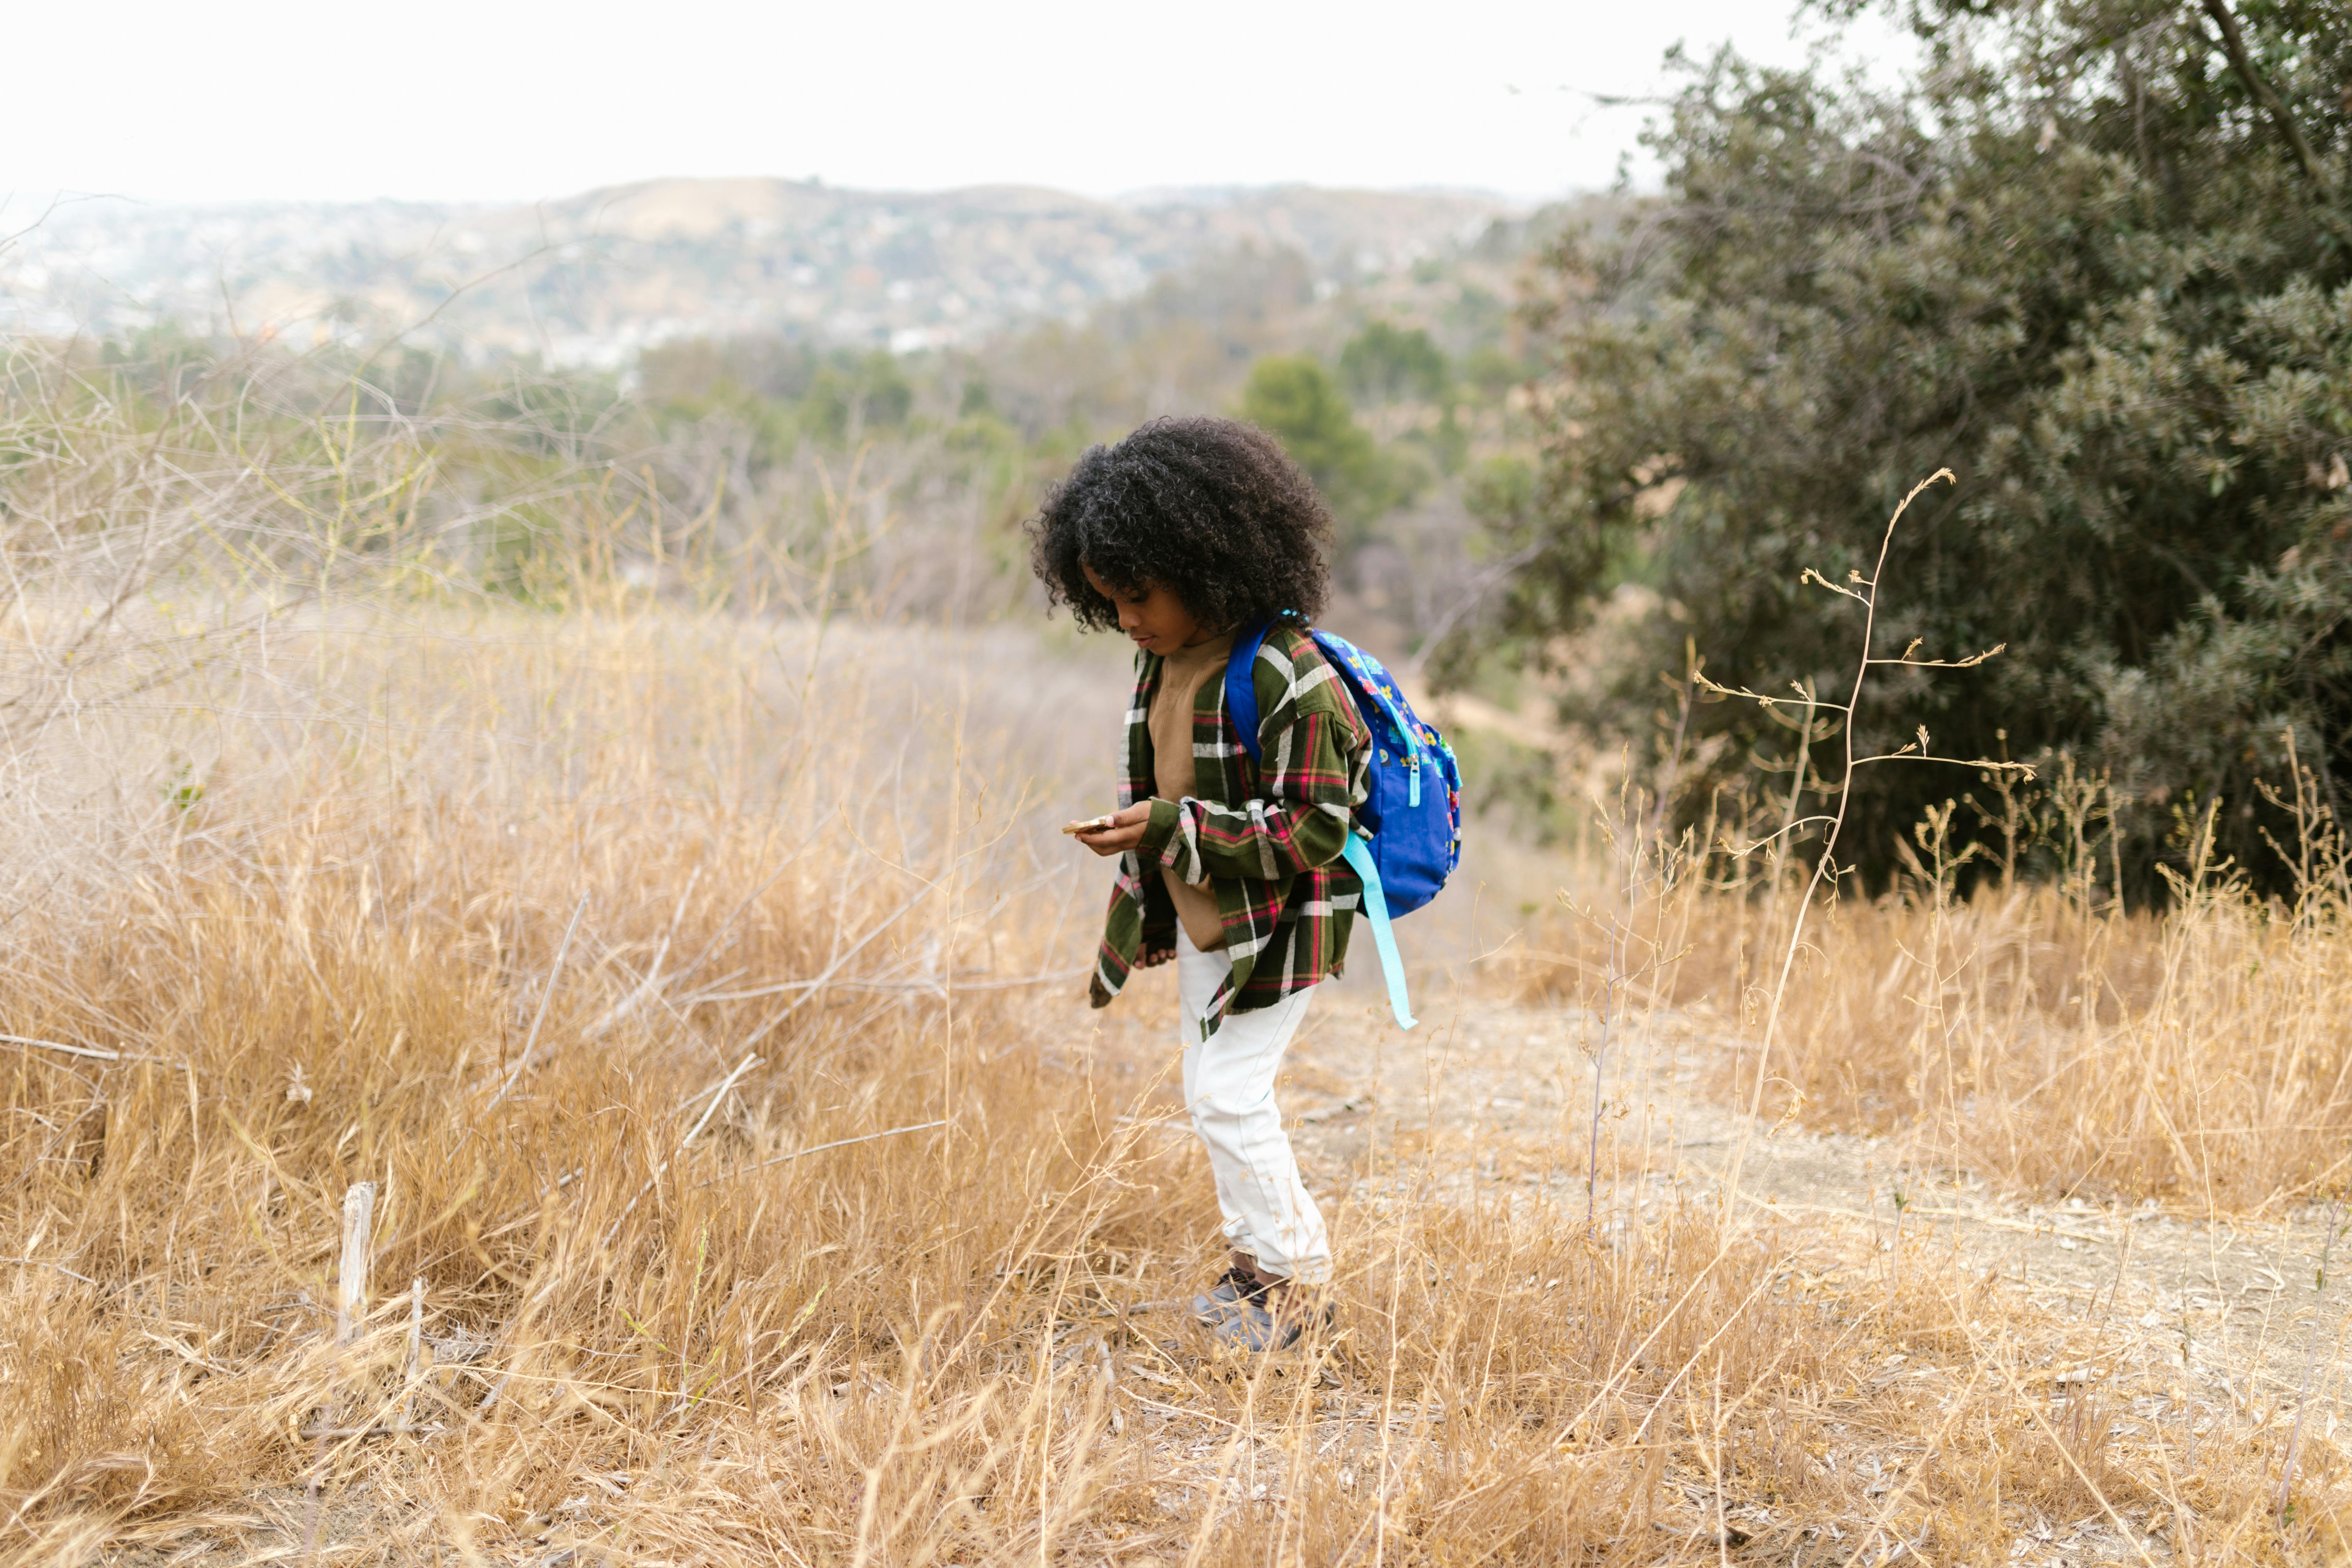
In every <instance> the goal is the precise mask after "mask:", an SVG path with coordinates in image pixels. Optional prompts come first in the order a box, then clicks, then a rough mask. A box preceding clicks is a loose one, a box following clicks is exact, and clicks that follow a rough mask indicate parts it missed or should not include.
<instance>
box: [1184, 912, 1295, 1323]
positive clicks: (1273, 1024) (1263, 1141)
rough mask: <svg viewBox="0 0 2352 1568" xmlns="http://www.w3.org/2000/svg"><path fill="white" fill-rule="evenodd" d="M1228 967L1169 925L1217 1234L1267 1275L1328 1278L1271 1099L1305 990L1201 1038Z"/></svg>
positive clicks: (1230, 1019) (1228, 1018)
mask: <svg viewBox="0 0 2352 1568" xmlns="http://www.w3.org/2000/svg"><path fill="white" fill-rule="evenodd" d="M1233 966H1234V965H1233V960H1231V959H1229V958H1227V957H1226V956H1225V955H1224V954H1223V952H1202V951H1201V950H1200V949H1199V948H1197V947H1194V946H1193V945H1192V938H1190V937H1188V936H1186V935H1185V934H1184V932H1183V929H1182V928H1181V926H1180V927H1179V928H1178V929H1177V932H1176V997H1177V1013H1178V1024H1177V1026H1178V1027H1179V1028H1180V1029H1181V1030H1182V1031H1183V1037H1184V1107H1185V1109H1186V1110H1190V1111H1191V1112H1192V1131H1195V1132H1198V1133H1199V1134H1200V1135H1201V1142H1202V1143H1204V1144H1206V1145H1207V1146H1208V1151H1209V1169H1210V1171H1211V1172H1212V1173H1214V1174H1215V1176H1216V1179H1217V1207H1218V1209H1219V1210H1220V1211H1221V1212H1223V1215H1224V1216H1225V1240H1226V1241H1227V1242H1229V1243H1230V1244H1232V1246H1233V1247H1234V1250H1235V1251H1237V1252H1245V1253H1247V1254H1249V1256H1251V1257H1252V1258H1255V1259H1257V1263H1258V1267H1259V1268H1263V1269H1264V1270H1265V1272H1266V1273H1268V1274H1279V1275H1281V1276H1283V1277H1284V1278H1285V1279H1296V1280H1297V1281H1298V1282H1299V1283H1300V1284H1302V1285H1321V1284H1326V1283H1328V1281H1329V1279H1330V1278H1331V1240H1330V1237H1328V1235H1326V1234H1325V1232H1324V1229H1323V1215H1322V1212H1321V1211H1320V1210H1318V1208H1316V1206H1315V1200H1314V1199H1313V1198H1311V1197H1309V1196H1308V1195H1307V1188H1306V1185H1305V1184H1303V1183H1301V1182H1300V1181H1299V1179H1298V1161H1297V1159H1296V1158H1295V1157H1294V1156H1293V1155H1292V1154H1291V1152H1290V1135H1289V1134H1288V1133H1287V1132H1286V1131H1283V1127H1282V1112H1281V1111H1280V1110H1276V1108H1275V1103H1274V1078H1275V1074H1276V1073H1277V1072H1279V1071H1281V1070H1282V1058H1283V1053H1284V1052H1285V1051H1286V1050H1288V1049H1289V1048H1290V1037H1292V1036H1293V1035H1296V1034H1297V1033H1298V1025H1299V1021H1300V1020H1301V1019H1303V1018H1305V1017H1306V1016H1307V997H1308V996H1309V995H1310V994H1311V993H1309V992H1305V991H1301V992H1299V993H1297V994H1296V995H1293V996H1289V997H1286V998H1285V999H1284V1000H1283V1001H1281V1002H1280V1003H1277V1004H1276V1005H1274V1006H1271V1007H1265V1008H1262V1009H1260V1010H1258V1011H1256V1012H1253V1013H1232V1012H1229V1013H1227V1014H1226V1015H1225V1020H1224V1022H1223V1023H1222V1024H1220V1025H1219V1026H1217V1032H1216V1033H1215V1034H1213V1035H1211V1036H1210V1037H1208V1038H1207V1039H1205V1040H1204V1039H1202V1037H1201V1019H1202V1016H1203V1015H1204V1014H1206V1013H1207V1012H1208V1010H1209V1002H1210V999H1211V998H1212V997H1213V996H1214V995H1215V994H1217V987H1218V986H1219V985H1222V984H1224V979H1225V976H1226V974H1227V973H1230V972H1231V971H1232V969H1233Z"/></svg>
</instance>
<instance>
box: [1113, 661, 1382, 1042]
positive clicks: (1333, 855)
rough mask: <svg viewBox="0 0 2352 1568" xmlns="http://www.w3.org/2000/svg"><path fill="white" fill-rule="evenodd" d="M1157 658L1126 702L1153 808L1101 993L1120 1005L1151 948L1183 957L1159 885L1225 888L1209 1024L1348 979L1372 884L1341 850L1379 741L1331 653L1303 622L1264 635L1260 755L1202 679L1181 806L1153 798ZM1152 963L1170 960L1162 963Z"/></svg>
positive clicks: (1122, 864)
mask: <svg viewBox="0 0 2352 1568" xmlns="http://www.w3.org/2000/svg"><path fill="white" fill-rule="evenodd" d="M1250 676H1251V679H1253V680H1254V681H1255V683H1256V686H1257V708H1258V713H1259V715H1260V717H1259V721H1258V749H1259V752H1261V754H1262V755H1263V756H1264V757H1265V763H1264V765H1263V767H1261V766H1260V764H1258V763H1254V762H1252V761H1251V760H1250V756H1249V752H1247V751H1245V750H1244V748H1243V746H1242V743H1241V735H1240V733H1239V732H1238V731H1236V730H1235V729H1234V724H1233V721H1232V720H1231V719H1229V718H1228V717H1227V716H1226V714H1225V683H1224V681H1223V679H1214V678H1213V679H1208V680H1204V681H1202V683H1201V693H1200V696H1199V697H1198V698H1196V699H1195V700H1194V701H1193V706H1192V772H1193V783H1192V787H1193V789H1194V790H1196V791H1198V792H1199V793H1198V795H1196V796H1193V797H1189V798H1187V799H1184V800H1181V801H1171V800H1158V799H1154V798H1153V796H1152V788H1153V779H1154V776H1155V774H1154V769H1153V763H1152V754H1151V728H1150V723H1149V720H1150V713H1151V697H1152V693H1153V692H1154V691H1156V690H1157V689H1159V686H1160V656H1159V655H1157V654H1151V653H1144V654H1139V655H1138V656H1137V657H1136V664H1135V697H1134V700H1132V701H1131V702H1129V704H1128V710H1127V766H1126V770H1125V773H1124V776H1123V777H1121V778H1120V780H1119V785H1118V803H1119V805H1122V806H1126V805H1133V804H1134V803H1135V802H1137V801H1139V800H1150V801H1151V821H1150V826H1148V827H1146V828H1145V830H1144V835H1143V843H1142V845H1141V847H1139V849H1136V850H1132V851H1129V853H1128V854H1125V855H1122V856H1120V857H1119V861H1118V882H1117V884H1116V885H1115V886H1114V887H1113V889H1112V890H1111V900H1110V913H1109V916H1108V919H1107V920H1106V921H1105V922H1104V928H1103V940H1102V950H1101V953H1100V956H1099V957H1098V958H1097V960H1096V963H1095V973H1094V981H1093V984H1092V985H1091V987H1090V991H1091V994H1092V995H1093V998H1094V1005H1096V1006H1097V1007H1100V1006H1104V1005H1108V1003H1109V1001H1110V999H1111V998H1112V997H1114V996H1116V995H1118V993H1119V989H1120V988H1121V987H1122V986H1124V985H1125V984H1127V977H1128V975H1129V973H1132V972H1133V970H1134V969H1135V968H1136V958H1137V954H1138V953H1139V952H1150V953H1163V952H1173V951H1174V950H1175V946H1176V907H1175V905H1174V904H1173V903H1172V902H1171V900H1169V897H1168V889H1167V886H1166V885H1165V883H1164V882H1163V881H1162V880H1161V879H1160V878H1159V877H1157V876H1154V875H1150V874H1149V873H1150V871H1151V870H1153V869H1155V868H1158V867H1161V866H1164V867H1166V868H1169V869H1170V870H1171V871H1173V872H1174V873H1175V874H1176V876H1177V878H1178V879H1180V880H1182V881H1184V882H1188V883H1199V882H1202V881H1204V880H1205V881H1206V882H1208V883H1209V885H1210V886H1211V887H1212V888H1213V889H1215V891H1216V895H1217V914H1218V917H1219V918H1220V919H1221V920H1222V921H1223V922H1224V930H1225V952H1226V954H1227V955H1228V956H1229V957H1231V958H1232V959H1233V962H1234V968H1233V973H1232V974H1231V975H1230V976H1228V977H1227V979H1226V981H1225V983H1224V984H1223V987H1222V988H1220V989H1219V991H1218V992H1217V995H1216V999H1215V1001H1214V1003H1213V1005H1211V1007H1210V1010H1209V1016H1208V1018H1207V1020H1206V1021H1205V1023H1204V1026H1203V1033H1204V1034H1205V1033H1213V1032H1214V1031H1215V1029H1216V1026H1217V1025H1218V1023H1219V1022H1220V1021H1221V1020H1222V1019H1223V1017H1224V1015H1225V1014H1226V1012H1227V1011H1229V1010H1230V1011H1233V1012H1237V1013H1247V1012H1252V1011H1255V1009H1257V1008H1260V1007H1270V1006H1272V1005H1274V1004H1275V1003H1276V1002H1279V1001H1281V1000H1282V999H1283V998H1284V997H1286V996H1288V995H1290V994H1292V993H1294V992H1297V991H1304V990H1305V989H1306V988H1307V987H1308V986H1310V985H1312V984H1316V983H1317V982H1318V981H1320V980H1322V979H1324V978H1325V977H1327V976H1328V975H1333V974H1337V973H1339V969H1340V965H1341V964H1342V963H1344V962H1345V961H1346V959H1347V955H1348V933H1349V929H1350V928H1351V927H1352V925H1353V924H1354V921H1355V916H1356V910H1357V907H1358V905H1359V904H1360V902H1361V900H1362V895H1363V889H1362V887H1361V886H1360V884H1359V883H1358V881H1357V880H1356V874H1355V873H1354V872H1353V871H1351V870H1349V868H1347V866H1346V865H1345V864H1344V863H1342V862H1341V860H1340V858H1339V851H1340V850H1341V849H1342V848H1343V847H1345V846H1346V844H1347V841H1348V834H1349V832H1350V831H1351V830H1352V828H1353V826H1354V822H1355V809H1356V807H1357V806H1358V805H1361V804H1362V802H1363V800H1364V769H1365V763H1366V761H1367V759H1368V757H1369V755H1370V745H1371V736H1370V731H1367V730H1366V729H1365V727H1364V721H1363V720H1362V718H1361V717H1360V715H1358V713H1357V712H1356V705H1355V702H1354V701H1353V700H1351V699H1350V698H1349V695H1348V690H1347V688H1346V687H1345V686H1344V685H1343V684H1342V683H1341V682H1340V680H1339V676H1338V673H1337V672H1336V671H1334V670H1333V669H1332V668H1331V665H1330V663H1329V661H1328V660H1327V659H1326V658H1324V657H1323V650H1322V649H1320V648H1318V647H1316V646H1315V641H1314V639H1313V638H1312V637H1307V635H1306V634H1305V633H1303V632H1301V631H1299V630H1297V628H1296V627H1292V626H1277V627H1276V628H1275V629H1274V630H1273V631H1271V632H1269V633H1268V634H1267V635H1266V638H1265V645H1264V646H1263V647H1261V648H1260V649H1259V651H1258V656H1257V662H1256V664H1255V666H1253V667H1252V668H1251V671H1250ZM1153 962H1164V961H1162V960H1158V959H1155V960H1154V961H1153Z"/></svg>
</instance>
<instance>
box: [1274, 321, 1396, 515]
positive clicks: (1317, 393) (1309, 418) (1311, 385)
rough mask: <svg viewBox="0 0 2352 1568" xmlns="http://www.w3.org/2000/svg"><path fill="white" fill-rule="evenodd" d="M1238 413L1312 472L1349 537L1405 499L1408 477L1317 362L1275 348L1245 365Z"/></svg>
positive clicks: (1313, 477) (1304, 355) (1299, 464)
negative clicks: (1359, 421)
mask: <svg viewBox="0 0 2352 1568" xmlns="http://www.w3.org/2000/svg"><path fill="white" fill-rule="evenodd" d="M1241 416H1242V417H1243V418H1244V419H1246V420H1248V421H1249V422H1250V423H1251V424H1253V425H1257V426H1263V427H1264V428H1265V429H1267V430H1270V431H1272V432H1273V433H1274V434H1275V435H1276V436H1277V437H1280V438H1281V440H1282V444H1283V446H1284V447H1286V448H1288V450H1289V452H1290V455H1291V456H1292V457H1293V458H1297V460H1298V466H1299V467H1301V468H1305V469H1306V470H1307V475H1308V477H1309V478H1311V479H1314V481H1315V484H1316V488H1317V489H1320V490H1321V491H1322V492H1323V498H1324V500H1328V501H1329V502H1330V503H1331V510H1332V512H1333V514H1334V515H1335V516H1337V517H1338V518H1339V521H1340V523H1341V524H1342V527H1343V531H1345V533H1346V535H1347V537H1348V538H1349V539H1354V540H1360V537H1361V535H1362V531H1363V529H1364V527H1365V525H1367V524H1369V523H1370V522H1372V521H1376V520H1377V519H1379V517H1380V516H1381V514H1382V513H1383V512H1386V511H1389V510H1392V509H1393V508H1395V507H1397V506H1399V505H1401V504H1402V503H1403V502H1404V501H1405V500H1408V499H1410V497H1411V495H1412V490H1413V489H1414V485H1413V479H1414V476H1413V474H1412V472H1411V470H1410V469H1409V468H1407V467H1406V466H1405V465H1404V464H1402V463H1401V462H1400V461H1399V460H1398V458H1397V456H1396V455H1395V454H1393V453H1390V452H1386V451H1383V450H1382V449H1381V447H1379V446H1378V445H1377V444H1376V443H1375V442H1374V441H1373V440H1372V437H1371V436H1370V433H1369V432H1367V431H1366V430H1365V429H1364V427H1363V426H1360V425H1359V424H1357V423H1356V412H1355V410H1354V409H1353V408H1352V407H1351V406H1349V402H1348V399H1347V397H1346V395H1344V394H1342V393H1341V392H1340V390H1339V383H1338V382H1337V381H1336V380H1335V379H1333V377H1332V374H1331V373H1330V372H1329V371H1328V370H1326V369H1325V368H1324V367H1323V363H1322V362H1321V361H1319V360H1318V359H1315V358H1313V357H1311V356H1309V355H1307V354H1278V355H1271V356H1269V357H1267V358H1265V359H1262V360H1259V361H1258V362H1257V363H1255V364H1254V365H1252V366H1251V367H1250V374H1249V380H1248V381H1247V382H1246V383H1245V384H1244V385H1243V387H1242V397H1241Z"/></svg>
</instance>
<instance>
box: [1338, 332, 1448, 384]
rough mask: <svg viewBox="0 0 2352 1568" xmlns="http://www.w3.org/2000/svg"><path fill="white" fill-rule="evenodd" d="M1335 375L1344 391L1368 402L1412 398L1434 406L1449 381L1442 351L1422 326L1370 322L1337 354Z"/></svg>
mask: <svg viewBox="0 0 2352 1568" xmlns="http://www.w3.org/2000/svg"><path fill="white" fill-rule="evenodd" d="M1339 375H1340V378H1341V379H1342V380H1344V381H1345V382H1346V383H1347V384H1348V390H1349V391H1350V392H1352V393H1354V394H1355V395H1357V396H1358V397H1360V398H1363V399H1364V400H1366V401H1367V402H1372V403H1394V402H1396V401H1398V400H1399V399H1401V398H1408V397H1409V398H1416V399H1418V400H1419V401H1421V402H1423V403H1436V402H1438V401H1440V400H1441V399H1443V398H1444V395H1445V391H1446V386H1447V384H1448V382H1449V381H1450V380H1451V379H1452V378H1451V376H1450V375H1449V374H1448V372H1447V366H1446V363H1445V351H1444V350H1443V349H1441V348H1439V347H1438V346H1437V343H1436V341H1435V340H1434V339H1433V338H1432V337H1431V336H1430V335H1429V332H1428V331H1427V329H1425V328H1423V327H1400V326H1398V325H1396V324H1395V323H1394V322H1393V321H1368V322H1366V323H1365V324H1364V327H1363V330H1362V331H1359V332H1358V333H1357V334H1356V335H1355V336H1354V337H1352V338H1349V340H1348V342H1347V346H1346V347H1344V348H1342V349H1341V350H1340V351H1339Z"/></svg>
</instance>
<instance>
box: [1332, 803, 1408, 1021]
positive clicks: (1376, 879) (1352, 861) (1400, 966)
mask: <svg viewBox="0 0 2352 1568" xmlns="http://www.w3.org/2000/svg"><path fill="white" fill-rule="evenodd" d="M1340 858H1342V859H1344V860H1346V861H1347V862H1348V864H1349V867H1350V868H1353V870H1354V871H1355V873H1356V876H1357V877H1358V878H1359V879H1360V880H1361V881H1362V882H1363V884H1364V914H1365V915H1366V917H1367V918H1369V919H1370V921H1371V922H1372V945H1373V946H1375V947H1377V948H1379V949H1380V952H1381V977H1382V978H1383V979H1385V980H1387V982H1388V983H1389V1011H1390V1012H1391V1013H1394V1014H1395V1015H1396V1021H1397V1027H1398V1028H1400V1029H1410V1028H1412V1026H1414V1024H1415V1023H1417V1022H1418V1020H1417V1019H1415V1018H1414V1017H1413V1016H1412V1003H1411V1002H1409V1001H1408V1000H1406V997H1405V994H1404V960H1403V959H1402V958H1400V957H1398V956H1397V945H1396V932H1395V931H1393V930H1392V929H1391V927H1390V925H1389V900H1388V895H1387V894H1386V893H1383V892H1381V868H1379V867H1378V866H1376V865H1374V864H1372V847H1371V846H1370V844H1369V843H1367V842H1365V840H1364V838H1363V836H1362V835H1360V834H1357V833H1350V834H1349V835H1348V847H1347V848H1345V849H1343V850H1341V851H1340Z"/></svg>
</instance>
